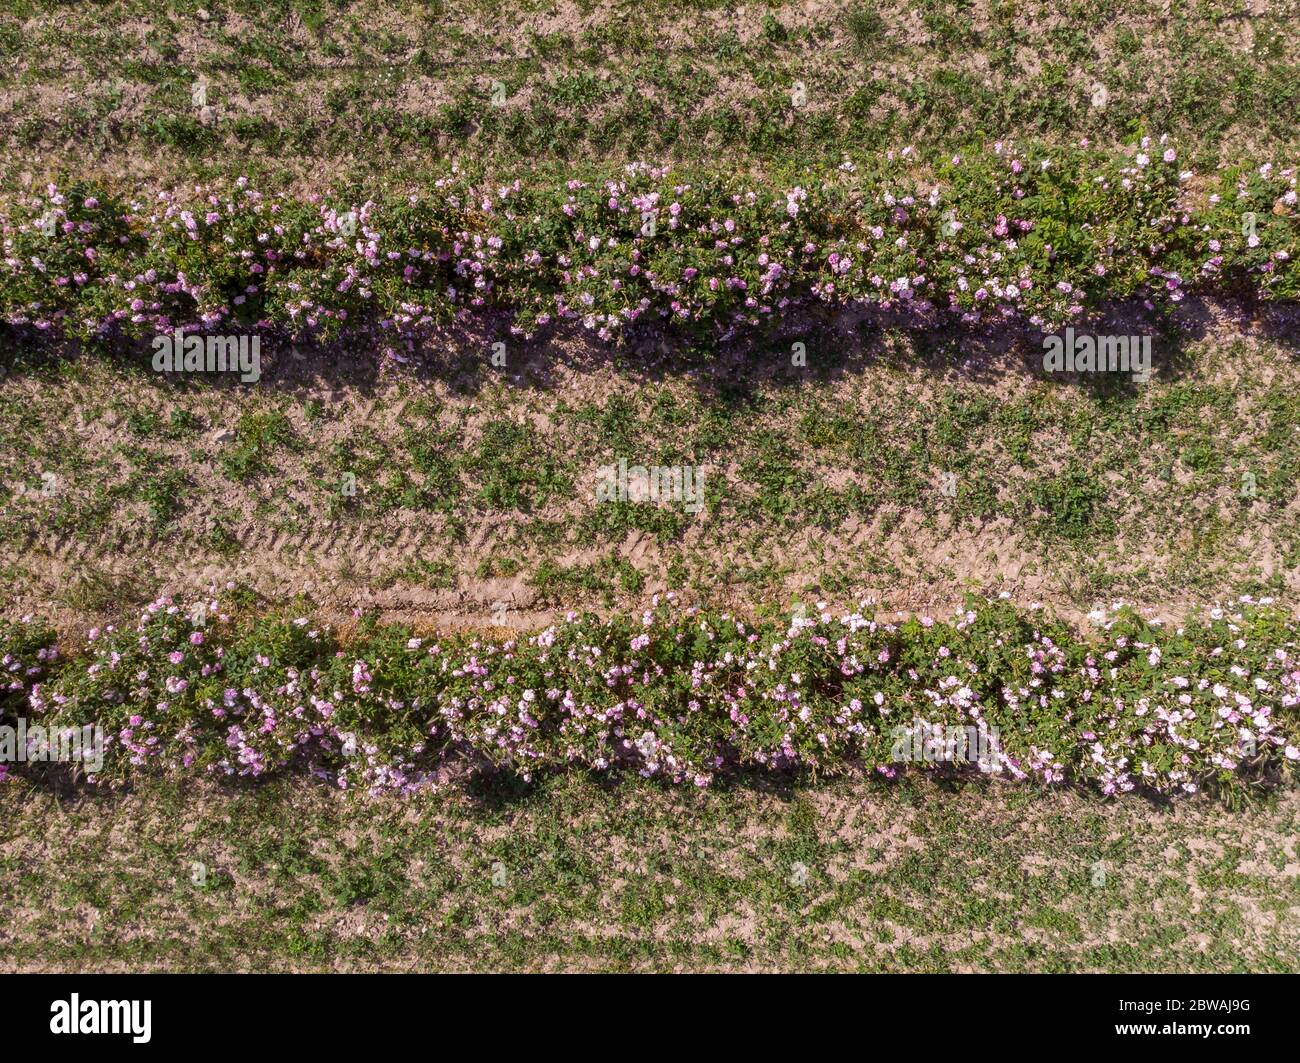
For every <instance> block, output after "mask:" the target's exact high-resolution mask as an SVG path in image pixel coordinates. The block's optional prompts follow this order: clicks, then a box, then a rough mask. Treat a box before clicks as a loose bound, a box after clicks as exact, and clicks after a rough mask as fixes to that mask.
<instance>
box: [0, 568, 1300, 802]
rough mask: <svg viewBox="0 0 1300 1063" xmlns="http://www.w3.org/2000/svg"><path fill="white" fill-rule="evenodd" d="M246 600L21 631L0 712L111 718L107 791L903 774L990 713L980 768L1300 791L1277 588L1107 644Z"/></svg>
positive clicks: (1298, 639)
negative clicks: (189, 778)
mask: <svg viewBox="0 0 1300 1063" xmlns="http://www.w3.org/2000/svg"><path fill="white" fill-rule="evenodd" d="M233 600H234V599H233V598H231V597H230V596H229V595H227V594H226V592H222V594H221V595H217V596H214V597H213V598H212V599H211V600H208V601H200V602H197V603H191V604H188V605H182V604H181V603H178V602H174V601H173V600H171V599H170V598H165V597H164V598H160V599H159V600H157V601H155V602H153V603H152V604H150V605H149V606H148V607H147V609H145V610H144V611H143V614H142V616H141V617H140V620H139V622H138V623H136V624H134V625H126V626H122V627H112V626H108V627H104V628H103V629H93V630H91V631H89V632H88V633H87V634H86V636H85V637H84V642H82V643H81V644H68V643H65V642H62V641H60V640H56V638H55V636H54V634H53V633H52V632H51V631H50V630H49V629H48V628H47V627H46V626H45V625H43V624H42V623H40V622H39V621H37V620H33V619H31V618H25V619H23V620H22V621H20V622H8V623H4V624H3V625H0V661H2V666H3V674H4V676H5V681H4V685H3V687H0V715H2V716H3V720H2V721H0V722H3V723H5V724H8V725H10V726H16V721H17V720H18V719H19V718H22V719H24V720H25V721H26V726H28V727H29V728H30V726H32V725H40V726H41V727H43V728H46V729H47V731H49V732H58V731H65V730H66V729H68V728H83V727H85V726H87V725H89V724H98V725H100V726H101V727H102V729H103V731H104V733H105V735H106V740H107V752H106V755H105V758H104V761H103V764H102V767H101V769H100V771H99V773H98V775H92V776H91V778H90V781H91V782H94V783H100V784H105V783H106V784H116V783H118V782H122V781H125V780H129V779H131V778H134V777H140V776H143V775H146V774H151V773H158V772H163V773H177V774H180V775H186V774H203V775H214V776H216V777H220V778H224V777H234V776H267V775H270V774H272V773H276V772H280V771H284V770H287V769H291V768H292V769H298V770H306V771H310V772H312V773H314V774H316V775H318V776H321V777H323V778H327V779H329V780H330V781H331V782H333V783H335V784H337V785H338V786H340V787H344V788H359V789H367V790H372V791H381V790H398V791H409V790H414V789H417V788H420V787H422V786H425V785H429V784H431V783H435V782H436V780H437V779H438V778H439V772H440V769H443V768H446V767H447V766H448V765H450V764H462V763H465V762H469V763H479V764H488V763H490V764H492V765H495V766H497V767H499V768H501V769H506V770H510V771H513V772H516V773H519V774H521V775H523V776H525V777H528V776H531V775H532V774H533V773H536V772H542V771H552V770H565V769H581V770H590V771H596V772H613V771H619V770H634V771H637V772H640V773H641V774H642V775H645V776H656V777H662V778H665V779H669V780H672V781H675V782H689V783H693V784H695V785H698V786H706V785H708V784H709V783H710V782H711V781H713V780H714V779H715V778H716V777H717V776H718V775H719V774H721V773H725V772H729V771H736V770H749V771H753V770H760V771H761V770H769V769H770V770H786V769H800V770H806V771H811V772H814V773H825V774H834V773H836V772H841V771H844V770H847V769H850V768H859V769H864V770H871V771H878V772H880V773H883V774H884V775H886V776H890V777H892V776H894V775H895V774H896V773H897V771H898V770H899V769H900V767H901V765H902V764H903V763H915V762H916V756H917V753H918V751H919V745H918V744H917V743H915V742H909V741H906V740H900V736H901V735H905V734H906V733H907V732H908V731H909V730H911V731H915V730H917V729H918V728H919V727H925V728H933V727H940V726H941V727H946V728H950V729H953V730H954V731H960V730H961V729H964V728H974V729H975V731H976V733H977V734H978V735H979V736H980V738H979V742H980V743H982V746H983V749H982V753H981V756H982V760H983V763H982V764H981V765H980V770H983V771H987V772H991V773H996V774H1000V775H1004V776H1007V777H1011V778H1014V779H1018V780H1031V781H1034V782H1037V783H1041V784H1084V785H1089V786H1092V787H1095V788H1096V789H1098V790H1100V791H1101V792H1102V793H1105V794H1114V793H1123V792H1127V791H1134V790H1136V791H1139V792H1148V793H1162V794H1172V793H1190V792H1195V791H1196V790H1198V789H1200V788H1202V787H1205V786H1207V785H1209V786H1211V787H1215V788H1226V789H1232V788H1237V787H1243V786H1246V785H1255V784H1258V783H1260V782H1261V781H1271V782H1278V781H1280V780H1283V779H1287V778H1292V777H1293V776H1294V771H1295V764H1294V762H1295V761H1297V760H1298V759H1300V749H1298V748H1297V746H1300V710H1298V709H1297V705H1298V704H1300V625H1298V624H1297V622H1296V621H1295V620H1293V619H1291V618H1289V617H1288V616H1286V615H1285V614H1284V613H1282V612H1280V611H1278V610H1277V609H1276V608H1274V607H1273V606H1271V605H1270V604H1269V603H1268V602H1267V601H1264V602H1261V603H1253V602H1250V601H1249V600H1245V599H1243V601H1242V602H1241V603H1239V604H1238V605H1236V606H1234V607H1233V609H1232V610H1220V609H1215V610H1213V611H1211V612H1209V613H1208V614H1207V615H1206V616H1204V617H1201V618H1198V619H1196V620H1193V621H1189V622H1188V623H1187V624H1185V625H1184V626H1180V627H1176V628H1173V627H1168V626H1165V625H1162V624H1160V623H1159V622H1156V621H1152V620H1149V619H1144V618H1142V617H1140V616H1139V615H1137V614H1136V613H1134V612H1133V611H1131V610H1129V609H1127V608H1117V609H1114V610H1112V611H1109V612H1099V613H1097V614H1094V617H1093V626H1092V630H1091V632H1090V633H1087V634H1083V633H1080V632H1079V631H1077V630H1074V629H1072V628H1070V627H1069V626H1066V625H1064V624H1062V623H1060V622H1058V621H1055V620H1053V619H1052V618H1050V617H1048V616H1046V615H1045V614H1043V613H1042V612H1041V611H1039V610H1037V609H1030V610H1021V609H1018V608H1016V607H1014V606H1012V605H1011V604H1010V603H1009V602H1007V601H1004V600H991V601H972V602H971V603H969V605H968V608H967V609H966V610H964V611H962V612H959V613H958V614H957V615H956V616H955V617H954V618H953V619H952V620H950V621H935V620H932V619H930V618H926V617H915V618H912V619H908V620H906V621H904V622H899V623H890V622H887V621H885V620H883V619H878V618H875V617H873V616H872V614H871V613H870V612H869V611H863V612H854V613H847V614H842V615H833V614H832V613H831V612H829V611H826V610H824V607H821V606H819V609H821V610H822V611H821V612H819V613H814V614H811V615H807V616H796V617H793V618H792V617H789V616H786V617H784V618H781V617H767V618H765V619H754V620H745V619H742V618H739V617H736V616H732V615H728V614H726V613H716V612H707V611H700V610H698V609H694V608H685V607H683V606H682V605H681V604H680V603H679V602H678V601H677V600H676V599H675V598H674V597H673V596H671V595H669V596H667V597H666V598H664V599H662V600H660V599H656V600H655V602H654V603H653V606H652V608H651V609H649V610H647V611H646V612H644V613H642V614H639V615H625V616H616V617H614V618H612V619H598V618H596V617H594V616H590V615H587V616H577V615H573V614H570V615H569V616H568V617H567V618H566V619H565V620H564V621H563V622H560V623H557V624H555V625H553V626H551V627H548V628H546V629H545V630H544V631H541V632H538V633H536V634H533V635H531V636H527V637H520V638H518V639H505V640H491V639H487V638H484V637H482V636H475V635H472V634H459V635H453V636H448V637H443V638H421V637H418V636H416V635H414V634H412V632H410V631H409V630H406V629H404V628H400V627H396V626H386V625H382V624H379V623H378V622H375V621H373V620H369V619H367V620H363V621H362V622H361V623H360V624H359V625H358V626H357V627H356V628H355V629H354V630H350V631H348V632H347V633H346V634H345V635H344V634H340V633H339V632H336V631H334V630H331V629H330V628H328V627H327V626H325V625H320V624H315V623H313V622H311V621H310V620H308V619H306V618H302V617H297V618H295V617H293V616H291V615H267V614H265V613H260V612H257V611H256V610H247V611H245V610H244V609H242V608H235V607H234V606H233V605H232V604H231V603H232V601H233ZM900 728H901V729H902V730H900ZM949 733H952V732H949ZM936 748H937V747H936ZM972 748H974V746H972ZM900 750H901V753H900ZM942 757H943V754H942V753H938V754H937V758H936V759H929V760H927V759H925V757H924V756H922V759H921V760H920V762H919V763H916V766H917V767H920V768H942V769H945V770H946V769H947V768H948V767H950V764H949V763H948V762H945V760H943V759H942ZM6 768H7V770H12V766H6Z"/></svg>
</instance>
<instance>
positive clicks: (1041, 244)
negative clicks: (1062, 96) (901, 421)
mask: <svg viewBox="0 0 1300 1063" xmlns="http://www.w3.org/2000/svg"><path fill="white" fill-rule="evenodd" d="M0 231H2V233H3V259H2V262H3V265H2V268H0V322H7V323H8V324H9V325H11V326H15V327H16V328H18V329H20V330H29V331H34V332H35V333H37V334H44V335H52V336H63V337H72V338H78V339H86V338H92V337H105V336H113V337H123V336H125V337H129V338H135V339H141V340H148V339H149V338H150V337H152V336H154V335H156V334H159V333H166V332H170V331H172V330H173V329H175V328H176V327H177V326H181V327H188V328H191V329H201V330H208V331H212V332H221V331H223V330H224V331H227V332H229V331H231V330H247V329H255V328H260V329H266V330H275V331H278V332H280V333H284V334H289V335H292V336H293V337H295V338H298V339H302V340H309V339H331V338H334V337H337V336H339V335H340V334H345V333H346V334H349V335H353V336H361V337H366V338H369V339H372V340H374V341H376V346H377V347H378V348H379V349H387V350H389V351H393V352H399V351H400V350H401V349H402V348H403V347H404V346H409V345H412V344H413V343H414V342H415V341H416V340H418V339H419V337H420V336H421V335H422V334H424V333H425V332H426V330H428V329H429V328H431V327H433V326H434V325H436V324H439V323H445V322H447V321H450V320H453V319H455V318H457V317H458V316H459V317H464V316H466V315H473V314H475V313H481V312H485V311H499V312H502V313H504V314H506V315H508V317H509V320H510V322H511V325H512V327H513V328H514V330H515V331H516V332H517V333H519V334H524V335H531V334H533V333H534V332H535V331H536V330H537V329H539V328H540V327H542V326H545V325H546V324H547V323H549V322H553V321H558V320H563V319H571V320H574V321H578V322H581V324H582V325H583V326H585V327H586V328H587V329H589V330H591V331H592V332H593V333H595V334H597V335H598V336H599V337H601V338H602V339H614V338H618V337H620V336H623V335H625V334H626V333H627V331H628V330H629V329H630V328H633V327H636V326H644V325H647V324H648V325H651V326H653V327H654V328H656V329H661V328H670V329H675V330H682V331H685V332H690V333H695V334H698V335H701V336H709V337H715V338H716V337H723V338H725V337H728V336H730V335H732V334H734V333H735V332H736V331H737V330H741V329H748V328H752V327H755V326H761V325H762V324H764V323H765V322H768V321H773V320H776V319H778V318H779V317H780V316H781V315H782V313H783V312H785V311H788V310H789V309H790V308H791V307H793V306H796V305H800V304H804V305H806V304H815V303H817V302H821V303H825V304H832V305H845V304H850V305H857V306H878V307H882V308H885V309H887V310H891V311H895V312H901V313H902V314H903V315H904V316H906V315H907V314H908V313H909V312H916V313H917V314H918V315H923V314H933V313H934V312H936V311H937V312H940V313H943V312H948V311H951V312H953V313H955V314H956V315H957V316H958V317H959V318H960V319H962V320H964V321H965V322H967V323H976V324H977V323H985V322H1000V321H1006V320H1017V321H1023V322H1026V323H1028V324H1030V325H1033V326H1037V327H1044V328H1046V327H1055V326H1057V325H1059V324H1061V323H1064V322H1065V321H1067V320H1071V319H1073V318H1077V317H1079V316H1080V315H1083V314H1085V313H1086V312H1087V311H1088V310H1090V309H1092V308H1095V307H1098V306H1100V305H1102V304H1104V303H1107V302H1110V301H1113V300H1126V299H1142V300H1145V301H1146V302H1147V303H1149V304H1150V305H1151V306H1152V307H1156V306H1158V305H1159V306H1168V305H1169V304H1170V303H1171V302H1177V301H1179V300H1181V299H1182V298H1183V297H1184V295H1185V293H1189V292H1202V293H1207V294H1222V295H1233V296H1243V297H1251V298H1253V297H1259V298H1263V299H1293V298H1295V297H1296V296H1297V294H1298V293H1300V270H1298V269H1297V266H1296V256H1297V254H1298V253H1300V214H1298V212H1297V209H1296V169H1295V166H1294V165H1293V164H1291V163H1288V162H1285V161H1283V162H1273V161H1268V160H1265V159H1257V160H1253V161H1250V162H1243V163H1242V164H1241V165H1238V166H1231V167H1228V166H1224V167H1221V168H1219V169H1218V170H1215V171H1213V172H1210V173H1202V174H1196V173H1193V172H1192V171H1190V170H1187V169H1184V168H1183V167H1182V165H1181V164H1180V162H1179V160H1178V153H1177V151H1176V149H1175V148H1174V147H1172V146H1171V145H1170V144H1168V143H1166V141H1165V139H1164V138H1161V139H1160V141H1159V142H1158V143H1153V142H1152V141H1150V140H1149V139H1146V140H1143V141H1142V142H1141V144H1140V145H1137V146H1135V147H1134V149H1133V150H1132V151H1131V152H1129V153H1127V154H1118V153H1114V152H1111V151H1109V150H1101V149H1095V148H1093V147H1091V146H1089V145H1088V144H1087V142H1086V141H1085V142H1083V143H1081V144H1079V145H1075V146H1073V147H1059V146H1058V147H1055V148H1052V149H1048V148H1045V147H1042V146H1036V145H1033V144H1025V145H1020V144H1015V143H1011V142H1000V143H997V144H995V145H992V146H990V147H989V148H987V149H985V150H981V151H978V152H975V153H971V154H967V155H964V156H955V157H951V158H942V159H939V158H935V159H921V158H919V157H918V156H917V154H916V153H915V152H913V151H912V150H911V149H905V150H903V151H902V152H899V153H889V154H887V155H885V156H882V157H879V158H872V159H870V160H864V161H862V162H860V163H851V162H846V163H845V164H844V165H843V166H841V167H840V168H838V169H835V170H830V171H819V172H804V171H799V172H795V171H791V172H790V173H789V174H786V175H781V176H770V175H769V176H766V177H753V176H746V175H743V174H738V173H734V172H731V171H728V170H727V169H725V168H723V167H718V168H714V169H711V170H705V169H700V168H692V169H679V168H672V167H651V166H646V165H639V164H638V165H633V166H630V167H626V168H624V169H620V170H617V171H612V172H608V173H603V174H585V175H583V176H582V177H578V176H574V175H572V174H570V175H563V176H558V177H557V176H554V175H550V174H543V173H532V174H528V175H526V176H520V177H518V178H516V179H513V180H503V179H501V178H498V179H497V180H495V181H487V180H484V179H482V178H479V179H475V178H473V177H471V176H470V175H467V174H464V173H460V172H457V171H454V170H453V171H450V172H448V173H447V174H446V175H445V176H443V177H441V178H438V179H432V178H431V179H430V180H429V181H428V183H427V184H425V185H424V186H422V187H420V188H418V189H410V190H403V191H402V192H401V193H400V194H399V193H396V192H394V191H392V190H391V189H390V190H387V191H384V190H375V191H374V194H373V195H370V196H367V195H365V194H357V195H354V196H343V195H339V196H333V195H322V194H311V195H306V196H300V197H295V196H291V195H285V194H264V193H263V192H261V191H259V190H257V189H255V188H254V187H252V186H251V184H250V183H249V182H248V181H247V180H245V179H240V180H238V181H236V182H233V183H232V185H230V186H227V187H221V188H205V187H196V188H193V189H189V190H187V191H185V192H183V193H181V194H175V193H172V192H158V191H154V192H152V193H150V194H142V193H140V192H138V191H137V192H134V193H133V192H131V191H125V192H124V191H121V190H113V189H108V188H101V187H91V186H89V185H86V184H72V185H69V186H65V187H59V186H55V185H51V186H50V187H49V188H48V189H47V191H46V193H45V194H44V195H32V196H26V197H20V198H19V199H18V200H16V201H11V202H9V203H7V204H0Z"/></svg>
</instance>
